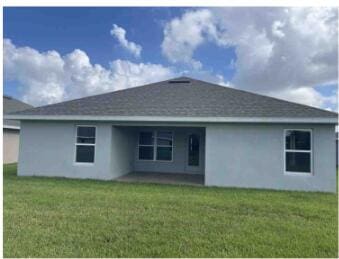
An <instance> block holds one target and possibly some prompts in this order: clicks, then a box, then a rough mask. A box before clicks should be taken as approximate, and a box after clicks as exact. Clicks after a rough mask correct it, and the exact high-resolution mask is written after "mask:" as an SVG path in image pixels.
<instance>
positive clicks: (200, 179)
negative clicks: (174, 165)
mask: <svg viewBox="0 0 339 259" xmlns="http://www.w3.org/2000/svg"><path fill="white" fill-rule="evenodd" d="M116 181H119V182H142V183H162V184H176V185H193V186H203V185H204V175H201V174H184V173H182V174H178V173H154V172H132V173H129V174H126V175H123V176H121V177H119V178H117V179H116Z"/></svg>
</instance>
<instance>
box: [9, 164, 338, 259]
mask: <svg viewBox="0 0 339 259" xmlns="http://www.w3.org/2000/svg"><path fill="white" fill-rule="evenodd" d="M337 222H338V221H337V195H335V194H324V193H305V192H285V191H264V190H247V189H232V188H228V189H226V188H204V187H188V186H187V187H183V186H170V185H156V184H141V183H139V184H133V183H117V182H101V181H91V180H69V179H68V180H66V179H53V178H34V177H17V176H16V165H8V166H4V256H5V257H337V256H338V239H337V233H338V232H337V231H338V230H337V229H338V225H337Z"/></svg>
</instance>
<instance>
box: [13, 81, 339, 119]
mask: <svg viewBox="0 0 339 259" xmlns="http://www.w3.org/2000/svg"><path fill="white" fill-rule="evenodd" d="M173 81H181V82H174V83H173ZM16 114H20V115H87V116H91V115H92V116H93V115H94V116H170V117H276V118H278V117H279V118H284V117H288V118H319V117H321V118H336V117H337V114H336V113H333V112H329V111H325V110H321V109H318V108H314V107H310V106H306V105H301V104H296V103H292V102H287V101H283V100H279V99H276V98H271V97H267V96H263V95H258V94H254V93H250V92H246V91H242V90H237V89H233V88H228V87H224V86H220V85H216V84H212V83H208V82H204V81H200V80H196V79H191V78H187V77H181V78H176V79H171V80H167V81H162V82H158V83H153V84H148V85H144V86H140V87H134V88H129V89H125V90H120V91H115V92H110V93H106V94H100V95H95V96H90V97H85V98H81V99H76V100H71V101H66V102H62V103H57V104H52V105H47V106H42V107H37V108H34V109H30V110H26V111H22V112H19V113H16Z"/></svg>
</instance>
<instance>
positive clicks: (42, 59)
mask: <svg viewBox="0 0 339 259" xmlns="http://www.w3.org/2000/svg"><path fill="white" fill-rule="evenodd" d="M4 75H5V80H14V81H17V82H19V83H20V89H19V91H20V92H21V94H22V99H23V100H25V101H26V102H28V103H31V104H34V105H43V104H49V103H55V102H60V101H64V100H68V99H73V98H80V97H83V96H87V95H92V94H98V93H103V92H107V91H114V90H119V89H124V88H129V87H133V86H137V85H142V84H146V83H150V82H156V81H160V80H165V79H168V78H171V77H174V76H175V72H174V71H173V69H172V68H169V67H164V66H162V65H158V64H150V63H133V62H130V61H126V60H119V59H118V60H114V61H112V62H111V64H110V67H109V68H108V69H106V68H104V67H102V66H101V65H99V64H94V65H93V64H91V62H90V59H89V57H88V56H87V54H86V53H85V52H84V51H82V50H79V49H76V50H74V51H73V52H71V53H69V54H67V55H65V56H61V55H60V54H59V53H58V52H56V51H48V52H39V51H37V50H35V49H33V48H30V47H17V46H15V45H14V44H13V43H12V42H11V41H10V40H9V39H5V40H4Z"/></svg>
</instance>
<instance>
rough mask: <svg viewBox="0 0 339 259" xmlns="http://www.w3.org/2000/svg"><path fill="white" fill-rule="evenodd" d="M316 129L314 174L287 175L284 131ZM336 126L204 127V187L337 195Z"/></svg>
mask: <svg viewBox="0 0 339 259" xmlns="http://www.w3.org/2000/svg"><path fill="white" fill-rule="evenodd" d="M296 128H301V129H312V130H313V131H312V138H313V174H312V175H309V174H298V175H291V174H285V173H284V129H296ZM334 132H335V131H334V126H333V125H277V124H271V125H264V124H261V125H259V124H257V125H254V124H237V125H236V124H233V125H231V124H228V125H210V126H208V127H206V161H205V163H206V168H205V184H206V185H212V186H232V187H250V188H271V189H285V190H306V191H326V192H335V191H336V168H335V133H334Z"/></svg>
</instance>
